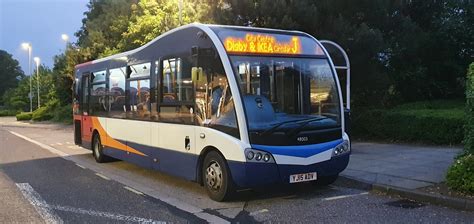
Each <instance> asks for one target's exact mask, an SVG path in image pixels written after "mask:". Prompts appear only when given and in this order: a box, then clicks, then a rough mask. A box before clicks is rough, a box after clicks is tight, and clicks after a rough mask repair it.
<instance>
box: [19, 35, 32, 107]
mask: <svg viewBox="0 0 474 224" xmlns="http://www.w3.org/2000/svg"><path fill="white" fill-rule="evenodd" d="M21 46H22V47H23V49H24V50H28V74H29V75H30V93H29V94H28V98H30V112H33V101H32V98H33V95H32V93H31V44H30V43H22V44H21Z"/></svg>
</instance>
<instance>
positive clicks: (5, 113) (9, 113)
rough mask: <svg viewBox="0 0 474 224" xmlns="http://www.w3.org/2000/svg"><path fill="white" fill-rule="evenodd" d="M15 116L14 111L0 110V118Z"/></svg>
mask: <svg viewBox="0 0 474 224" xmlns="http://www.w3.org/2000/svg"><path fill="white" fill-rule="evenodd" d="M16 114H17V112H16V111H14V110H0V117H7V116H15V115H16Z"/></svg>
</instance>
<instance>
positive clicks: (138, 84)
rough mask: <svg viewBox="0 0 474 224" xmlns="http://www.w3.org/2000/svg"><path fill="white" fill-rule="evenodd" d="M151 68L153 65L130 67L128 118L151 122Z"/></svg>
mask: <svg viewBox="0 0 474 224" xmlns="http://www.w3.org/2000/svg"><path fill="white" fill-rule="evenodd" d="M150 66H151V63H143V64H137V65H132V66H129V72H130V74H129V80H128V83H129V88H128V91H127V94H128V97H127V98H128V109H127V117H128V118H132V119H137V120H150V110H151V100H150V71H151V69H150Z"/></svg>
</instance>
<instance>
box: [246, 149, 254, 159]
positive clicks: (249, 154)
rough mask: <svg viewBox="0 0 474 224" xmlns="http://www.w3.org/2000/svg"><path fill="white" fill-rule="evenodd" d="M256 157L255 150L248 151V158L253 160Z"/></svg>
mask: <svg viewBox="0 0 474 224" xmlns="http://www.w3.org/2000/svg"><path fill="white" fill-rule="evenodd" d="M253 157H255V153H254V152H253V151H248V152H247V160H252V159H253Z"/></svg>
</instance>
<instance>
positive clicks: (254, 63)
mask: <svg viewBox="0 0 474 224" xmlns="http://www.w3.org/2000/svg"><path fill="white" fill-rule="evenodd" d="M230 60H231V63H232V67H233V69H234V72H235V74H236V76H237V77H236V78H237V82H238V83H239V85H240V91H242V93H241V95H242V96H243V102H244V107H245V111H246V117H247V120H248V126H249V131H250V132H259V133H270V132H275V131H283V132H285V133H292V134H297V133H296V132H300V131H304V130H314V129H326V128H334V127H339V126H340V122H341V118H340V101H339V96H338V91H337V87H336V80H335V78H334V74H333V72H332V70H331V67H330V65H329V61H328V59H321V58H293V57H271V56H265V57H262V56H258V57H256V56H240V55H234V56H230Z"/></svg>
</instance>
